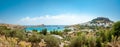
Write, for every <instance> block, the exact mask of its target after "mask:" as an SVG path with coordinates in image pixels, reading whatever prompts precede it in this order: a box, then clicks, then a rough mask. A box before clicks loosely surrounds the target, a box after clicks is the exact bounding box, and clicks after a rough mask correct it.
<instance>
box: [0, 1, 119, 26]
mask: <svg viewBox="0 0 120 47" xmlns="http://www.w3.org/2000/svg"><path fill="white" fill-rule="evenodd" d="M96 17H107V18H110V19H111V20H113V21H119V20H120V0H0V23H9V24H21V25H34V24H48V25H50V24H60V25H69V24H77V23H84V22H87V21H90V20H92V19H94V18H96Z"/></svg>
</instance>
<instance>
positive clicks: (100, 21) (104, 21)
mask: <svg viewBox="0 0 120 47" xmlns="http://www.w3.org/2000/svg"><path fill="white" fill-rule="evenodd" d="M113 23H114V22H113V21H111V20H110V19H109V18H105V17H97V18H95V19H93V20H91V21H89V22H86V23H82V25H88V26H104V27H108V26H112V24H113Z"/></svg>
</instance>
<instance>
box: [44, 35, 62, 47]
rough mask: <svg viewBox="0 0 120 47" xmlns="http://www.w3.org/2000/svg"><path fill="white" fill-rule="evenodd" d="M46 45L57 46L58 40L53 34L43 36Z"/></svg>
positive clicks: (48, 46) (49, 46)
mask: <svg viewBox="0 0 120 47" xmlns="http://www.w3.org/2000/svg"><path fill="white" fill-rule="evenodd" d="M44 40H45V42H46V44H47V47H59V44H60V40H59V39H57V38H55V37H53V36H45V38H44Z"/></svg>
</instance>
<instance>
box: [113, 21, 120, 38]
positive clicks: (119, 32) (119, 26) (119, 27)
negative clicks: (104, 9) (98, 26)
mask: <svg viewBox="0 0 120 47" xmlns="http://www.w3.org/2000/svg"><path fill="white" fill-rule="evenodd" d="M113 30H114V35H115V36H117V37H118V36H120V21H118V22H116V23H114V25H113Z"/></svg>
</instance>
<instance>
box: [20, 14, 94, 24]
mask: <svg viewBox="0 0 120 47" xmlns="http://www.w3.org/2000/svg"><path fill="white" fill-rule="evenodd" d="M93 18H95V17H94V16H93V15H87V14H81V15H80V14H79V15H78V14H60V15H54V16H53V15H45V16H39V17H29V16H28V17H24V18H22V19H20V20H19V22H20V23H21V24H27V25H35V24H46V25H71V24H78V23H84V22H87V21H90V20H92V19H93Z"/></svg>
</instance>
